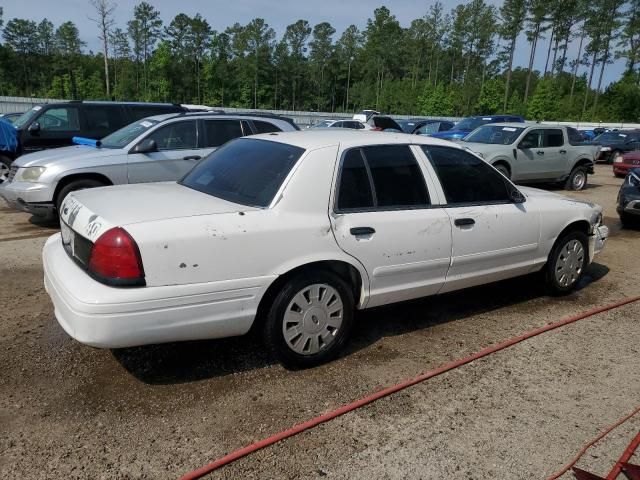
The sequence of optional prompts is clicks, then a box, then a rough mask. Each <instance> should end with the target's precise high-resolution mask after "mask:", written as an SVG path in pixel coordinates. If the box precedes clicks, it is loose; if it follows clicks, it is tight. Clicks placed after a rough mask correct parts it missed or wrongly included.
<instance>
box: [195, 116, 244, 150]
mask: <svg viewBox="0 0 640 480" xmlns="http://www.w3.org/2000/svg"><path fill="white" fill-rule="evenodd" d="M204 132H205V147H219V146H220V145H222V144H224V143H227V142H228V141H229V140H233V139H234V138H238V137H241V136H242V127H241V125H240V121H239V120H205V121H204Z"/></svg>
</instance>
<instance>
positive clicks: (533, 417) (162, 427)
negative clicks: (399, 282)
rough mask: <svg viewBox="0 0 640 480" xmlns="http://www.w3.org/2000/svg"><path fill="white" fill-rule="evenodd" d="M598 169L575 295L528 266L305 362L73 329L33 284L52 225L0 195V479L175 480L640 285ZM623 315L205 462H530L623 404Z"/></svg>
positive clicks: (614, 450) (591, 458) (239, 341)
mask: <svg viewBox="0 0 640 480" xmlns="http://www.w3.org/2000/svg"><path fill="white" fill-rule="evenodd" d="M610 168H611V167H608V166H599V167H598V174H597V175H596V176H595V177H593V178H592V179H590V181H591V188H589V189H587V190H586V191H584V192H578V193H574V194H572V195H574V196H576V197H577V198H581V199H589V200H591V201H595V202H598V203H600V204H601V205H603V206H604V207H605V223H607V225H609V227H610V228H611V231H612V237H611V239H610V241H609V243H608V245H607V247H606V249H605V252H603V254H602V255H601V256H599V257H597V259H596V263H595V264H593V265H592V266H591V267H590V269H589V271H588V272H587V275H586V277H585V279H584V281H583V283H582V285H581V288H580V289H579V290H578V291H577V292H575V293H573V294H572V295H569V296H568V297H564V298H550V297H548V296H546V295H545V294H544V290H543V289H542V288H541V286H540V284H539V282H538V278H537V277H536V276H529V277H523V278H520V279H516V280H511V281H508V282H502V283H498V284H493V285H488V286H484V287H480V288H475V289H472V290H468V291H465V292H459V293H454V294H448V295H443V296H441V297H436V298H429V299H423V300H419V301H414V302H408V303H404V304H401V305H396V306H390V307H385V308H380V309H376V310H373V311H367V312H364V313H362V314H360V315H359V316H358V323H357V327H356V329H355V332H354V339H353V342H352V343H351V345H350V348H349V351H348V352H347V354H346V355H345V356H343V357H342V358H341V359H339V360H337V361H335V362H333V363H331V364H328V365H324V366H321V367H318V368H315V369H312V370H307V371H288V370H286V369H284V368H282V367H281V366H280V365H278V364H274V363H273V362H272V361H271V360H270V359H269V358H267V357H266V355H265V354H264V353H263V351H262V349H261V347H260V345H259V343H257V342H256V341H255V340H254V339H252V338H235V339H227V340H219V341H204V342H189V343H182V344H169V345H159V346H151V347H144V348H134V349H123V350H113V351H111V350H97V349H93V348H90V347H86V346H83V345H80V344H79V343H77V342H75V341H73V340H71V339H70V338H69V337H67V336H66V334H65V333H64V332H63V331H62V329H61V328H60V327H59V326H58V324H57V323H56V321H55V319H54V317H53V311H52V308H51V304H50V302H49V299H48V297H47V295H46V293H45V292H44V289H43V287H42V268H41V265H40V249H41V248H42V245H43V243H44V240H45V237H46V236H47V235H49V234H51V233H52V232H53V231H55V229H54V228H55V227H54V226H52V225H47V224H42V223H38V222H34V221H33V220H31V221H30V219H29V216H28V215H25V214H22V213H14V212H11V211H9V210H7V209H1V208H0V232H1V233H0V258H1V259H2V260H3V261H2V265H1V266H0V301H1V302H2V304H4V305H5V306H6V308H5V309H3V310H2V311H1V312H0V365H2V375H1V376H0V478H23V479H32V478H33V479H39V478H43V479H45V478H69V479H72V478H91V479H111V478H153V479H164V478H177V477H178V476H179V475H180V474H183V473H185V472H186V471H189V470H191V469H193V468H197V467H199V466H201V465H203V464H205V463H207V462H209V461H211V460H213V459H215V458H217V457H218V456H220V455H223V454H225V453H227V452H229V451H231V450H233V449H235V448H238V447H241V446H244V445H245V444H247V443H249V442H252V441H255V440H258V439H261V438H263V437H266V436H268V435H270V434H272V433H275V432H277V431H279V430H281V429H283V428H286V427H289V426H291V425H293V424H294V423H297V422H300V421H304V420H307V419H309V418H311V417H313V416H315V415H317V414H319V413H322V412H325V411H327V410H329V409H332V408H334V407H337V406H339V405H342V404H344V403H346V402H349V401H351V400H354V399H357V398H359V397H361V396H363V395H365V394H366V393H369V392H372V391H375V390H377V389H379V388H381V387H384V386H387V385H390V384H394V383H397V382H398V381H400V380H402V379H405V378H408V377H412V376H414V375H416V374H419V373H421V372H423V371H426V370H428V369H431V368H433V367H437V366H440V365H442V364H443V363H445V362H447V361H449V360H453V359H456V358H459V357H461V356H464V355H466V354H469V353H473V352H475V351H477V350H480V349H481V348H483V347H485V346H487V345H490V344H493V343H497V342H499V341H501V340H504V339H507V338H509V337H511V336H514V335H517V334H520V333H523V332H525V331H528V330H530V329H532V328H535V327H538V326H541V325H544V324H546V323H549V322H552V321H556V320H559V319H561V318H563V317H565V316H568V315H571V314H575V313H578V312H581V311H584V310H587V309H589V308H591V307H593V306H598V305H603V304H606V303H610V302H612V301H615V300H617V299H620V298H622V297H625V296H631V295H638V294H640V289H638V275H639V274H640V257H639V256H638V254H637V245H638V240H639V239H640V232H637V231H628V230H621V229H620V225H619V221H618V219H617V216H616V214H615V197H616V194H617V190H618V188H619V185H620V183H621V181H620V180H618V179H615V178H614V177H613V176H612V175H611V170H610ZM639 317H640V303H637V304H632V305H628V306H625V307H622V308H620V309H617V310H614V311H610V312H607V313H603V314H600V315H597V316H594V317H592V318H590V319H588V320H584V321H581V322H578V323H576V324H573V325H570V326H567V327H563V328H562V329H559V330H555V331H553V332H549V333H546V334H544V335H541V336H539V337H536V338H534V339H532V340H529V341H527V342H525V343H522V344H519V345H517V346H515V347H513V348H510V349H508V350H505V351H502V352H500V353H497V354H495V355H492V356H490V357H487V358H485V359H482V360H479V361H477V362H474V363H473V364H470V365H467V366H464V367H462V368H460V369H457V370H455V371H452V372H449V373H447V374H445V375H442V376H440V377H438V378H435V379H432V380H429V381H428V382H426V383H423V384H420V385H417V386H414V387H411V388H409V389H407V390H404V391H403V392H401V393H398V394H395V395H393V396H391V397H388V398H385V399H383V400H380V401H379V402H377V403H375V404H372V405H369V406H367V407H365V408H363V409H361V410H358V411H356V412H353V413H350V414H348V415H345V416H343V417H340V418H338V419H337V420H335V421H333V422H331V423H329V424H325V425H322V426H320V427H318V428H316V429H313V430H311V431H308V432H305V433H303V434H301V435H299V436H297V437H295V438H292V439H289V440H286V441H284V442H281V443H280V444H278V445H275V446H272V447H270V448H267V449H265V450H263V451H261V452H258V453H256V454H254V455H252V456H250V457H247V458H245V459H242V460H240V461H238V462H236V463H235V464H233V465H231V466H228V467H225V468H223V469H221V470H220V471H219V472H217V473H215V474H213V475H211V476H210V478H229V479H232V478H319V477H329V478H345V479H347V478H366V479H370V478H390V479H396V478H397V479H400V478H424V479H432V478H433V479H436V478H437V479H444V478H446V479H516V478H518V479H520V478H522V479H529V478H531V479H538V478H540V479H543V478H546V476H548V475H549V474H551V473H553V472H554V471H556V470H558V469H559V468H560V467H561V466H562V465H563V464H564V463H566V462H567V461H569V460H570V459H571V458H572V457H573V456H574V455H575V454H576V453H577V451H578V450H579V449H580V448H581V446H582V445H583V444H585V443H586V442H588V441H589V440H591V439H592V438H594V437H595V436H596V435H597V434H598V433H599V432H600V431H601V430H602V429H604V428H605V427H606V426H607V425H609V424H611V423H613V422H614V421H615V420H617V419H618V418H620V417H622V416H624V415H625V414H627V413H628V412H630V411H632V410H633V409H634V408H635V407H636V406H637V405H638V404H640V368H639V364H640V361H639V358H640V356H639V353H640V352H639V351H640V342H639V341H638V339H639V338H640V322H638V319H639ZM639 429H640V418H634V419H633V420H632V421H629V422H627V423H626V424H625V425H623V426H622V427H620V428H619V429H617V430H616V431H615V432H613V433H612V434H611V435H610V436H608V437H607V438H606V439H605V440H604V441H603V442H601V443H600V444H598V445H597V446H596V447H595V448H593V449H592V450H590V451H589V453H588V454H587V455H586V456H585V457H583V459H582V460H581V462H580V463H579V466H581V467H582V468H585V469H591V470H592V471H594V472H595V473H598V474H600V475H603V474H606V473H607V472H608V470H609V469H610V468H611V466H612V465H613V463H614V461H615V460H616V459H617V458H618V457H619V455H620V454H621V453H622V451H623V450H624V448H625V447H626V445H627V444H628V443H629V442H630V440H631V438H632V437H633V435H634V434H635V433H636V432H637V431H638V430H639ZM639 457H640V455H639V456H636V457H635V461H636V463H640V458H639ZM565 478H566V479H568V478H572V477H571V476H570V475H566V476H565Z"/></svg>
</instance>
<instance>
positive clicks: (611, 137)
mask: <svg viewBox="0 0 640 480" xmlns="http://www.w3.org/2000/svg"><path fill="white" fill-rule="evenodd" d="M627 137H628V135H627V134H626V133H625V132H605V133H601V134H600V135H598V136H597V137H596V138H595V139H594V141H595V142H599V143H622V142H624V141H626V139H627Z"/></svg>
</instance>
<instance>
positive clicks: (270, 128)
mask: <svg viewBox="0 0 640 480" xmlns="http://www.w3.org/2000/svg"><path fill="white" fill-rule="evenodd" d="M253 126H254V127H255V128H256V131H257V132H258V133H271V132H281V131H282V130H280V129H279V128H278V127H276V126H275V125H274V124H273V123H269V122H262V121H260V120H254V121H253Z"/></svg>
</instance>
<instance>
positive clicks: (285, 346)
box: [264, 270, 354, 368]
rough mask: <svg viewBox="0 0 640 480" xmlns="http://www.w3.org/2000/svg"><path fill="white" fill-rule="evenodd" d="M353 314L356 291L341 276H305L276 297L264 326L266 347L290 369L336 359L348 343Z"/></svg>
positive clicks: (312, 273) (292, 281) (293, 280)
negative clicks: (354, 292) (354, 293)
mask: <svg viewBox="0 0 640 480" xmlns="http://www.w3.org/2000/svg"><path fill="white" fill-rule="evenodd" d="M353 310H354V300H353V293H352V290H351V288H350V287H349V285H348V284H347V283H346V282H345V281H344V280H342V279H341V278H340V277H339V276H337V275H335V274H333V273H331V272H328V271H323V270H317V271H307V272H302V273H300V274H298V275H296V276H294V277H292V278H291V279H290V280H289V281H288V282H287V283H286V284H285V285H284V286H283V287H282V290H280V292H279V293H278V294H277V295H276V298H275V299H274V301H273V304H272V305H271V308H270V309H269V312H268V315H267V319H266V322H265V326H264V340H265V344H266V346H267V348H268V350H269V351H270V352H271V353H272V354H273V355H274V356H275V357H276V358H277V359H278V360H280V361H281V362H282V363H283V364H284V365H285V366H287V367H294V368H307V367H312V366H315V365H319V364H321V363H324V362H326V361H328V360H331V359H333V358H335V357H336V355H338V353H339V352H340V350H341V349H342V347H343V346H344V345H345V343H346V342H347V340H348V338H349V336H350V334H351V328H352V326H353Z"/></svg>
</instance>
